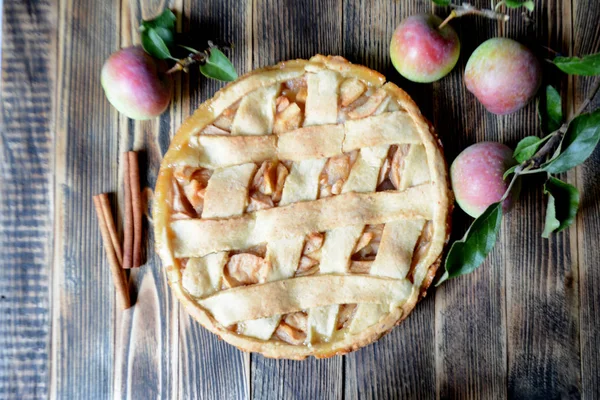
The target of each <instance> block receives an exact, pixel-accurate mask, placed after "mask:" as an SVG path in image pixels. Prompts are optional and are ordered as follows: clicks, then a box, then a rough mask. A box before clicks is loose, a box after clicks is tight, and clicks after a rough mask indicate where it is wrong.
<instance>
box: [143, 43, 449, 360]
mask: <svg viewBox="0 0 600 400" xmlns="http://www.w3.org/2000/svg"><path fill="white" fill-rule="evenodd" d="M305 68H306V70H319V68H321V69H324V68H328V69H331V70H335V71H337V72H338V73H340V74H341V75H342V76H345V77H358V78H360V79H361V80H363V81H365V82H367V83H369V84H370V85H372V86H374V87H382V88H384V89H385V90H386V91H387V93H388V94H391V95H392V97H393V98H394V99H395V100H396V101H398V103H399V104H400V105H401V106H402V107H403V108H404V109H405V110H406V111H407V112H408V114H409V115H410V116H411V118H412V119H413V121H414V123H415V125H416V126H417V129H418V130H419V134H420V135H421V138H422V140H423V144H424V145H425V147H426V151H427V154H428V160H435V162H436V164H435V165H434V166H433V167H432V171H433V176H432V177H431V179H432V180H434V181H437V182H439V183H440V184H439V185H438V186H439V188H440V189H439V190H440V193H439V197H438V198H439V199H440V201H439V204H438V207H439V213H438V214H439V215H438V217H439V218H440V221H437V222H438V223H441V225H439V226H444V227H445V228H446V229H445V230H444V231H443V232H438V231H439V230H436V232H435V233H434V234H435V235H438V238H437V243H436V246H438V247H437V248H436V249H433V250H431V251H430V252H428V253H427V254H428V255H432V257H433V258H432V259H431V260H430V264H429V267H428V268H427V269H426V271H425V275H424V276H423V277H421V278H422V281H421V282H422V283H421V285H420V286H419V287H418V288H416V291H415V292H414V295H412V296H410V297H409V299H408V301H406V302H405V303H404V304H403V305H402V306H401V307H398V308H396V309H394V311H392V312H390V313H389V314H387V315H386V316H385V317H384V318H383V319H382V320H381V321H379V322H378V323H376V324H375V325H373V326H370V327H369V328H367V329H365V330H364V331H362V332H360V333H359V334H355V335H345V337H337V338H336V340H332V341H331V342H330V343H318V344H314V345H312V346H295V345H290V344H287V343H284V342H279V341H274V340H269V341H263V340H259V339H254V338H251V337H245V336H240V335H238V334H237V333H235V332H232V331H230V330H228V329H225V328H224V327H222V326H220V324H218V323H217V321H216V320H215V319H214V318H213V316H212V315H210V314H209V313H208V312H207V311H206V310H204V309H202V308H201V307H199V306H198V303H197V301H196V300H195V299H194V298H192V297H190V296H189V295H188V294H187V292H186V291H185V290H184V289H183V287H182V284H181V271H180V269H179V267H178V265H177V261H176V259H175V258H174V256H173V254H172V251H171V244H170V242H171V240H170V235H171V233H170V231H169V229H168V227H167V226H168V225H167V221H168V213H167V211H166V210H165V208H166V207H163V205H164V204H166V202H167V198H166V196H167V195H168V193H169V189H170V182H171V178H172V170H171V165H172V164H173V163H176V162H179V161H180V160H181V159H184V161H185V157H186V148H187V143H188V141H189V138H190V136H191V135H194V134H196V133H198V132H200V131H201V130H202V129H203V128H204V127H205V126H207V125H209V124H210V123H211V122H212V121H213V120H214V119H215V118H216V117H217V116H218V115H219V114H220V112H221V111H223V110H224V109H225V108H227V107H228V106H230V105H231V104H233V103H234V102H235V101H237V100H236V99H237V98H239V97H240V96H242V95H244V94H245V93H248V92H250V91H252V90H254V89H257V88H259V87H263V86H267V85H271V84H274V83H276V82H278V81H282V80H286V79H291V78H293V77H296V76H300V75H302V74H303V73H304V71H305ZM384 83H385V77H383V76H382V75H381V74H379V73H377V72H375V71H373V70H371V69H369V68H367V67H364V66H359V65H353V64H350V63H349V62H348V61H346V60H345V59H343V58H341V57H332V56H328V57H325V56H322V55H317V56H315V57H313V58H311V60H309V61H306V60H292V61H286V62H282V63H279V64H277V65H274V66H271V67H266V68H262V69H259V70H255V71H253V72H250V73H248V74H246V75H244V76H243V77H241V78H240V79H239V80H237V81H236V82H233V83H231V84H229V85H227V86H226V87H224V88H223V89H221V90H220V91H219V92H217V93H216V94H215V96H214V97H213V98H212V99H210V100H208V101H206V102H205V103H203V104H202V105H201V106H200V107H199V108H198V109H197V110H196V112H195V113H194V114H193V115H192V116H191V117H190V118H188V119H187V120H186V121H185V122H184V123H183V124H182V126H181V128H180V129H179V131H178V133H177V135H176V136H175V137H174V139H173V141H172V143H171V146H170V149H169V152H168V153H167V154H166V155H165V158H164V160H163V162H162V164H161V169H160V172H159V176H158V180H157V185H156V195H155V199H154V207H153V210H154V229H155V237H156V250H157V252H158V253H159V255H160V257H161V259H162V261H163V263H164V264H165V265H166V272H167V277H168V283H169V285H170V287H171V288H172V290H173V291H174V292H175V295H176V296H177V298H178V299H179V300H180V301H181V303H182V305H183V306H184V308H185V309H186V310H187V311H188V312H189V314H190V315H191V316H192V317H193V318H194V319H196V320H197V321H198V322H199V323H200V324H202V325H203V326H204V327H206V328H207V329H209V330H210V331H211V332H213V333H215V334H216V335H218V336H219V337H220V338H221V339H223V340H225V341H227V342H228V343H230V344H232V345H234V346H236V347H238V348H240V349H242V350H244V351H248V352H260V353H262V354H263V355H264V356H266V357H271V358H288V359H297V360H300V359H304V358H306V357H308V356H311V355H312V356H314V357H316V358H327V357H332V356H334V355H340V354H346V353H348V352H351V351H354V350H357V349H358V348H360V347H363V346H366V345H368V344H370V343H372V342H374V341H376V340H378V339H379V338H380V337H381V336H383V335H385V334H387V333H388V332H389V331H390V330H391V329H392V328H393V327H394V326H396V325H398V324H399V323H401V322H402V321H403V320H404V319H405V318H406V317H407V316H408V314H409V313H410V311H411V310H412V309H413V308H414V306H415V304H416V303H417V301H418V300H419V299H421V298H422V297H424V296H425V294H426V291H427V288H428V287H429V285H430V284H431V282H432V281H433V279H434V277H435V274H436V271H437V269H438V267H439V265H440V263H441V258H442V250H443V246H444V245H445V243H447V240H448V237H449V233H450V218H451V211H452V205H453V198H452V193H451V192H450V189H449V184H448V176H447V165H446V162H445V160H444V157H443V153H442V145H441V142H440V141H439V139H438V137H437V135H436V133H435V131H434V129H433V127H432V126H431V124H430V123H429V122H428V121H427V120H426V119H425V118H424V117H423V116H422V115H421V112H420V111H419V109H418V107H417V106H416V104H415V103H414V102H413V101H412V99H411V98H410V97H409V96H408V95H407V94H406V93H405V92H404V91H403V90H401V89H400V88H398V87H397V86H396V85H394V84H392V83H387V84H385V85H384ZM234 95H235V96H234ZM234 100H235V101H234ZM425 265H427V264H425Z"/></svg>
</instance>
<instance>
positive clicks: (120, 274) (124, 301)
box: [94, 195, 131, 310]
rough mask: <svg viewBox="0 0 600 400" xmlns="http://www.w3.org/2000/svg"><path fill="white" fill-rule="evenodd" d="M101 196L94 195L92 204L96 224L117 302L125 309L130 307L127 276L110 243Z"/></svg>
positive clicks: (107, 223)
mask: <svg viewBox="0 0 600 400" xmlns="http://www.w3.org/2000/svg"><path fill="white" fill-rule="evenodd" d="M101 198H102V195H98V196H94V206H95V208H96V215H97V217H98V224H99V225H100V233H101V234H102V242H103V244H104V251H105V252H106V257H107V258H108V264H109V266H110V271H111V272H112V276H113V283H114V285H115V289H116V291H117V297H118V298H119V303H121V306H122V307H123V309H124V310H125V309H127V308H129V307H131V299H130V297H129V288H128V285H127V276H126V275H125V271H124V270H123V269H122V268H121V267H120V266H119V260H118V259H117V255H116V253H115V249H114V247H113V245H112V240H111V234H110V232H109V225H110V223H109V222H107V220H106V218H105V214H104V209H103V206H102V202H103V200H101ZM107 199H108V198H107ZM111 219H112V218H111ZM113 225H114V222H113Z"/></svg>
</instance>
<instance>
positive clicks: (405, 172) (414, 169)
mask: <svg viewBox="0 0 600 400" xmlns="http://www.w3.org/2000/svg"><path fill="white" fill-rule="evenodd" d="M426 160H427V154H425V146H423V145H422V144H413V145H411V146H410V149H408V154H407V155H406V159H405V161H404V168H402V173H401V178H400V187H399V188H398V189H400V190H404V189H407V188H409V187H411V186H417V185H420V184H422V183H425V182H429V181H430V177H429V166H428V165H427V162H426Z"/></svg>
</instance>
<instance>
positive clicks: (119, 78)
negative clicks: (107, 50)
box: [100, 47, 173, 120]
mask: <svg viewBox="0 0 600 400" xmlns="http://www.w3.org/2000/svg"><path fill="white" fill-rule="evenodd" d="M166 70H167V64H166V63H165V62H164V61H162V60H157V59H155V58H153V57H152V56H150V55H149V54H148V53H146V52H145V51H144V50H143V49H142V48H141V47H127V48H124V49H121V50H119V51H117V52H115V53H113V54H112V55H111V56H110V57H109V58H108V59H107V60H106V61H105V62H104V66H103V67H102V73H101V78H100V79H101V82H102V87H103V88H104V93H105V94H106V97H107V98H108V101H109V102H110V104H112V105H113V106H114V107H115V108H116V109H117V110H118V111H119V112H121V113H123V114H125V115H126V116H127V117H129V118H131V119H136V120H144V119H150V118H154V117H156V116H158V115H160V114H162V113H163V111H165V110H166V109H167V107H168V106H169V103H170V102H171V92H172V86H173V84H172V80H171V78H170V76H169V75H167V74H165V71H166Z"/></svg>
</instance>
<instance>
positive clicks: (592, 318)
mask: <svg viewBox="0 0 600 400" xmlns="http://www.w3.org/2000/svg"><path fill="white" fill-rule="evenodd" d="M475 3H478V4H479V5H480V6H488V5H489V1H488V0H485V1H483V0H482V1H475ZM536 3H538V4H537V8H536V10H535V12H534V13H533V14H532V18H533V20H534V21H533V22H532V23H530V24H527V23H526V21H525V20H524V19H523V18H522V17H521V12H520V11H516V10H515V11H511V12H510V16H511V20H510V21H509V22H508V23H506V24H499V23H497V22H495V21H491V20H484V19H480V18H476V17H467V18H463V19H462V20H457V21H454V22H452V25H453V26H454V27H455V29H456V30H457V32H458V34H459V36H460V38H461V42H462V51H461V56H460V60H459V62H458V64H457V66H456V68H455V69H454V71H452V73H451V74H450V75H449V76H447V77H445V78H444V79H442V80H441V81H439V82H436V83H434V84H427V85H419V84H412V83H409V82H407V81H406V80H404V79H402V78H401V77H400V76H399V75H398V74H397V73H396V72H395V71H394V69H393V68H392V66H391V63H390V60H389V55H388V44H389V39H390V36H391V33H392V31H393V29H394V28H395V26H396V25H397V24H398V23H399V22H400V21H401V20H402V19H403V18H404V17H406V16H409V15H412V14H415V13H418V12H431V11H432V10H433V11H435V12H436V13H437V14H438V15H441V16H446V15H447V13H448V10H447V9H444V8H439V7H437V8H434V7H433V6H432V3H430V2H429V1H425V0H413V1H400V0H386V1H359V0H326V1H325V0H324V1H319V0H307V1H292V0H289V1H277V0H246V1H241V0H202V1H193V0H174V1H173V2H171V3H169V4H168V5H169V6H170V7H172V8H173V9H174V10H175V11H176V13H177V15H178V22H177V27H178V30H179V31H180V32H184V33H186V34H189V35H190V37H192V38H193V40H192V41H193V42H194V43H196V44H198V45H199V46H203V45H204V43H205V40H206V39H222V40H229V41H232V42H233V43H234V44H235V49H234V52H233V57H232V58H233V62H234V64H235V66H236V67H237V69H238V72H240V73H244V72H247V71H250V70H252V69H253V68H256V67H262V66H266V65H269V64H273V63H275V62H278V61H281V60H286V59H291V58H301V57H304V58H306V57H310V56H311V55H313V54H315V53H323V54H340V55H343V56H344V57H346V58H348V59H349V60H350V61H352V62H356V63H361V64H365V65H367V66H369V67H371V68H374V69H376V70H378V71H380V72H382V73H384V74H386V75H387V77H388V78H389V79H390V80H392V81H394V82H396V83H398V84H399V85H400V86H401V87H403V88H405V89H406V90H407V91H408V93H409V94H410V95H411V96H413V98H414V99H415V101H416V102H417V104H418V105H419V106H420V107H421V109H422V110H423V113H424V114H425V115H426V116H427V117H428V118H429V119H430V120H431V121H432V122H433V124H434V125H435V126H436V127H437V129H438V132H439V134H440V136H441V139H442V141H443V143H444V146H445V149H446V154H447V157H448V160H449V161H451V160H452V159H453V158H454V157H456V155H457V154H458V153H459V152H460V150H461V149H463V148H465V147H466V146H467V145H469V144H472V143H474V142H477V141H483V140H494V141H500V142H504V143H506V144H508V145H510V146H514V145H515V144H516V143H517V141H518V140H519V139H520V138H522V137H524V136H526V135H536V134H539V124H538V119H537V116H536V113H535V104H530V105H528V106H527V107H526V108H525V109H524V110H521V111H519V112H517V113H515V114H512V115H509V116H504V117H498V116H494V115H492V114H489V113H487V112H485V110H484V109H483V107H482V106H481V105H480V104H479V103H478V102H477V101H475V99H474V97H473V96H472V95H471V94H470V93H468V92H467V91H466V90H465V87H464V85H463V80H462V71H463V70H464V66H465V63H466V61H467V59H468V56H469V55H470V54H471V52H472V51H473V50H474V49H475V47H476V46H477V45H478V44H479V43H481V42H482V41H483V40H485V39H487V38H490V37H495V36H507V37H511V38H515V39H517V40H520V41H522V42H524V43H526V44H528V45H529V46H530V47H531V48H533V49H539V50H540V51H541V48H540V46H548V47H551V48H553V49H555V50H557V51H560V52H561V53H564V54H588V53H591V52H598V51H600V24H599V20H600V6H599V5H598V3H597V0H548V1H544V2H542V1H537V2H536ZM542 3H544V4H542ZM164 5H165V4H164V2H162V3H161V2H159V1H156V2H146V1H140V2H137V1H128V0H123V1H119V0H106V1H77V0H28V1H22V0H5V2H4V5H3V20H2V80H1V83H0V85H1V87H0V97H1V102H0V107H1V108H2V112H1V118H2V120H1V129H0V131H1V138H0V140H1V141H0V146H1V149H2V152H1V157H2V158H1V162H0V164H1V165H0V259H1V260H2V261H3V262H2V266H1V267H0V398H1V399H8V398H11V399H12V398H15V399H28V398H45V397H48V396H50V397H53V398H61V399H105V398H117V399H120V398H132V399H144V398H172V399H188V398H211V399H225V398H232V399H243V398H257V399H266V398H277V399H280V398H286V399H287V398H290V399H317V398H423V399H429V398H485V399H502V398H506V397H511V398H540V399H550V398H559V397H560V398H580V397H582V398H588V399H592V398H596V397H598V396H600V378H599V375H600V373H599V372H598V370H599V369H600V338H599V337H598V336H599V334H600V268H599V267H598V260H599V259H600V239H599V237H600V202H599V200H598V199H599V198H600V184H599V183H598V182H597V176H598V174H599V173H600V153H599V152H595V153H594V155H593V157H592V158H591V159H590V160H588V162H587V163H586V164H585V165H583V166H581V167H579V168H577V169H576V170H575V171H573V172H570V173H569V174H567V175H566V176H565V177H564V178H566V179H567V180H568V181H569V182H571V183H572V184H574V185H576V186H577V187H578V188H579V189H580V191H581V193H582V209H581V212H580V213H579V216H578V218H577V221H576V223H575V225H574V226H573V227H571V228H570V229H569V230H567V231H565V232H563V233H560V234H557V235H553V236H552V238H551V239H549V240H545V239H542V238H541V236H540V235H541V232H542V230H543V218H544V212H543V210H544V204H545V203H544V197H543V193H542V190H541V185H540V183H541V180H540V179H538V178H533V179H527V180H526V181H525V183H524V188H523V196H522V199H521V201H520V202H519V203H518V205H517V206H516V207H515V209H514V211H513V212H512V213H511V214H510V215H509V216H508V217H507V218H505V220H504V222H503V226H502V231H501V234H500V240H499V243H498V244H497V246H496V248H495V250H494V252H493V254H492V255H491V256H490V257H489V258H488V260H487V261H486V263H485V265H484V266H483V267H482V268H480V269H479V270H478V271H477V272H475V273H473V274H471V275H469V276H465V277H462V278H459V279H455V280H451V281H449V282H448V283H446V284H444V285H443V286H442V287H440V288H438V289H437V290H434V289H431V290H430V291H429V295H428V296H427V298H426V299H425V300H424V301H422V302H421V303H420V304H419V305H418V306H417V308H416V309H415V311H414V312H413V314H412V315H411V316H410V317H409V318H408V319H407V320H406V321H405V322H404V323H403V324H402V325H401V326H399V327H398V328H396V329H394V330H393V331H392V333H391V334H389V335H387V336H385V337H384V338H383V339H381V340H380V341H379V342H377V343H376V344H374V345H371V346H368V347H366V348H364V349H361V350H359V351H357V352H355V353H352V354H349V355H347V356H344V357H335V358H332V359H328V360H315V359H310V360H307V361H303V362H295V361H277V360H271V359H265V358H263V357H262V356H259V355H249V354H244V353H242V352H240V351H238V350H236V349H235V348H233V347H231V346H229V345H227V344H225V343H224V342H222V341H219V340H217V339H216V338H215V336H214V335H212V334H209V333H208V332H207V331H206V330H204V329H203V328H201V327H200V325H198V324H197V323H195V322H194V321H193V320H191V319H190V317H188V316H187V315H186V313H185V312H184V311H183V310H182V309H181V307H180V306H179V304H178V302H177V301H176V300H175V299H174V298H173V296H172V295H171V293H170V292H169V288H168V287H167V283H166V279H165V274H164V272H163V270H162V268H161V265H160V262H159V260H158V258H157V257H156V255H155V254H154V253H153V252H152V250H151V248H152V247H151V246H152V245H151V243H152V237H150V240H149V243H148V248H147V259H148V262H147V264H146V265H145V266H143V267H142V268H140V269H139V270H135V271H132V273H131V277H130V278H131V285H132V286H133V287H134V290H135V292H136V293H137V304H136V306H135V307H133V308H132V309H130V310H128V311H126V312H123V311H121V310H120V309H118V307H117V303H116V298H115V292H114V289H113V286H112V282H111V279H112V278H111V274H110V271H109V268H108V264H107V260H106V258H105V255H104V251H103V249H102V247H101V241H100V232H99V230H98V225H97V223H96V219H95V215H94V208H93V204H92V195H93V194H97V193H100V192H106V191H108V192H117V195H116V196H115V197H113V201H115V200H118V201H119V202H121V201H122V196H121V191H122V188H120V187H119V182H120V181H121V179H120V174H121V173H122V168H121V163H120V157H121V156H120V155H121V153H122V152H124V151H126V150H129V149H131V148H133V149H136V150H139V151H141V152H142V153H141V154H142V155H141V157H142V159H143V163H142V169H143V170H144V171H146V172H145V175H144V176H143V178H142V179H143V182H142V184H143V185H147V186H149V187H153V185H154V182H155V179H156V175H157V172H158V166H159V162H160V159H161V156H162V154H164V153H165V151H166V150H167V147H168V145H169V140H170V137H171V136H172V135H173V133H174V132H176V130H177V128H178V127H179V126H180V125H181V122H182V120H183V119H184V118H186V117H187V116H188V115H190V113H192V112H193V110H194V109H195V108H196V107H197V106H198V105H199V104H200V103H201V102H202V101H204V100H206V99H208V98H210V97H211V96H212V95H213V93H214V92H215V91H216V90H217V89H218V88H220V87H221V86H222V84H221V83H217V82H214V81H208V80H206V79H203V78H201V77H199V76H198V75H199V74H197V73H192V74H190V75H189V76H180V77H179V78H178V79H177V83H176V90H175V94H174V99H173V102H172V105H171V107H170V109H169V110H168V112H166V113H165V114H163V115H162V116H161V117H160V118H159V119H156V120H153V121H150V122H132V121H129V120H127V119H126V118H124V117H122V116H120V115H118V113H117V112H116V111H115V110H114V109H113V108H112V107H111V106H110V105H109V104H108V102H107V101H106V99H105V98H104V94H103V91H102V88H101V86H100V69H101V67H102V64H103V61H104V60H105V59H106V58H107V57H108V55H109V54H110V53H112V52H114V51H115V50H117V49H118V48H119V47H121V46H128V45H130V44H132V43H138V41H139V38H138V33H137V26H138V22H139V20H140V18H142V17H146V18H148V17H152V16H153V15H155V14H156V13H158V12H160V11H161V9H162V7H163V6H164ZM545 78H546V80H547V82H549V83H552V84H554V85H556V86H557V87H558V88H560V91H561V93H562V95H563V98H564V99H566V100H565V104H566V108H567V109H568V110H573V109H574V108H576V107H577V106H578V104H580V103H581V102H582V99H583V98H584V97H585V93H586V89H589V87H590V86H591V85H592V84H593V80H592V79H591V78H567V77H566V76H565V75H563V74H561V73H558V72H557V71H556V70H553V69H552V68H551V67H550V66H549V65H546V74H545ZM594 105H595V106H596V107H597V106H600V96H599V97H597V98H596V100H595V102H594ZM454 221H455V223H454V228H455V229H454V236H455V237H458V236H460V235H462V233H463V232H464V230H465V229H466V226H467V223H468V219H467V218H466V217H465V216H464V215H463V214H462V212H459V211H457V212H455V220H454Z"/></svg>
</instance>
